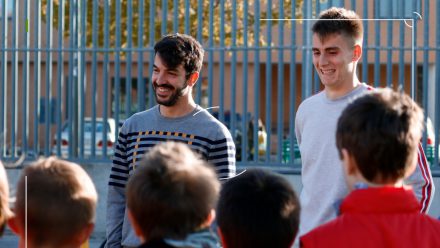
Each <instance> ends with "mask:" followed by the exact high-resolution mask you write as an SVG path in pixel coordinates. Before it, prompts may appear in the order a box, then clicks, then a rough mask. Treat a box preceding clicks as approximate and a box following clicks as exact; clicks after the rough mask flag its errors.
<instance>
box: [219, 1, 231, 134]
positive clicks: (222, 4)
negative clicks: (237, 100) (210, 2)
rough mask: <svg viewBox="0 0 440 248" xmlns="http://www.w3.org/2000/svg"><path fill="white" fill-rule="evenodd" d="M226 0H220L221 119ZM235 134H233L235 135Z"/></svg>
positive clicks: (222, 108)
mask: <svg viewBox="0 0 440 248" xmlns="http://www.w3.org/2000/svg"><path fill="white" fill-rule="evenodd" d="M224 48H225V0H220V51H219V53H220V101H219V102H220V110H219V112H220V113H219V120H220V121H223V120H224V119H225V118H224V117H225V116H224V111H225V100H224V98H225V89H224V88H225V87H224V86H225V50H224ZM234 136H235V134H234V133H233V134H232V137H234Z"/></svg>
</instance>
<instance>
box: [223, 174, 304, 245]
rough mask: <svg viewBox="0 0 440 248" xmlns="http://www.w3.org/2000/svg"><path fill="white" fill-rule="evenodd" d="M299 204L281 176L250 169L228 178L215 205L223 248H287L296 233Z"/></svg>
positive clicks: (290, 187)
mask: <svg viewBox="0 0 440 248" xmlns="http://www.w3.org/2000/svg"><path fill="white" fill-rule="evenodd" d="M299 212H300V204H299V201H298V198H297V196H296V194H295V191H294V190H293V188H292V186H291V185H290V183H289V182H288V181H287V180H286V179H284V178H283V177H282V176H280V175H277V174H274V173H271V172H268V171H265V170H261V169H250V170H247V171H245V172H244V173H243V174H241V175H239V176H237V177H234V178H232V179H229V180H228V181H227V182H226V183H225V184H224V185H223V187H222V190H221V192H220V198H219V203H218V206H217V222H218V226H219V233H220V236H221V237H222V241H223V245H224V247H225V248H239V247H254V248H258V247H280V248H283V247H285V248H289V247H290V246H291V245H292V243H293V240H294V239H295V236H296V234H297V231H298V225H299Z"/></svg>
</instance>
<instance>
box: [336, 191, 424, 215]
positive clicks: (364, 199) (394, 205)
mask: <svg viewBox="0 0 440 248" xmlns="http://www.w3.org/2000/svg"><path fill="white" fill-rule="evenodd" d="M419 210H420V204H419V202H418V201H417V199H416V197H415V195H414V192H413V190H412V189H406V188H403V187H399V188H396V187H378V188H367V189H357V190H354V191H352V192H351V193H350V194H349V195H348V196H347V197H346V198H345V199H344V201H343V202H342V205H341V214H344V213H356V212H358V213H360V212H362V213H398V212H419Z"/></svg>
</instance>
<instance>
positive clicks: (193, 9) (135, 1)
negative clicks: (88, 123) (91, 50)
mask: <svg viewBox="0 0 440 248" xmlns="http://www.w3.org/2000/svg"><path fill="white" fill-rule="evenodd" d="M48 1H51V0H42V16H43V19H44V20H46V17H47V12H48V5H47V3H48ZM72 1H73V0H64V1H62V2H63V4H64V10H65V16H64V36H66V37H68V36H69V7H70V3H71V2H72ZM77 1H79V2H80V4H83V3H84V2H85V3H86V9H87V10H86V13H85V14H86V46H87V47H92V46H93V35H97V44H96V46H97V47H102V46H103V45H104V30H105V25H104V12H105V9H106V8H105V7H106V6H107V4H108V8H107V10H108V11H109V20H110V21H109V25H108V26H109V46H110V48H114V47H116V29H117V26H118V25H120V28H121V29H120V31H121V37H120V39H121V47H126V46H127V44H128V41H129V39H131V42H132V46H133V47H138V46H139V45H140V44H138V35H139V33H138V27H139V25H140V22H139V16H140V11H139V10H140V9H141V5H142V3H143V6H144V8H143V9H144V18H143V22H142V23H143V27H144V29H143V30H144V33H143V34H142V36H143V37H142V46H148V43H149V37H150V34H149V31H150V8H151V7H152V4H151V3H152V2H154V3H155V5H154V14H155V19H154V24H153V25H154V30H155V35H154V39H155V40H157V39H159V38H160V36H161V35H162V33H161V25H162V23H161V20H162V15H163V14H165V15H166V16H167V23H166V32H173V18H174V10H175V7H177V19H178V24H179V25H178V30H177V31H178V32H180V33H184V31H185V27H184V23H185V19H187V20H189V27H190V31H189V34H191V35H193V36H195V37H197V34H198V29H197V28H198V15H199V13H198V7H199V6H198V3H199V1H198V0H189V1H188V2H189V17H187V16H186V12H185V9H186V6H185V2H186V1H185V0H177V6H174V1H171V0H169V1H167V10H166V11H163V9H162V6H163V5H162V4H163V2H162V1H163V0H157V1H152V0H131V1H130V0H121V1H120V2H119V1H115V0H86V1H83V0H77ZM105 1H108V2H107V3H106V2H105ZM314 1H316V0H314ZM118 2H119V4H120V11H121V13H120V23H117V21H116V9H117V8H116V7H117V6H116V5H117V4H118ZM201 2H202V4H203V6H202V8H201V10H202V14H201V15H202V17H203V21H202V29H201V30H202V38H203V43H207V42H208V40H209V34H210V32H209V30H210V25H209V24H210V23H209V13H210V8H211V7H212V13H213V24H212V28H213V32H212V33H213V37H212V39H213V42H214V44H219V43H220V42H221V37H220V29H221V26H220V19H221V16H220V12H221V4H224V5H223V6H224V13H225V14H224V23H225V26H224V33H225V39H224V44H225V45H226V46H231V45H234V44H232V43H233V42H232V20H233V11H232V10H233V3H234V2H236V11H237V12H236V13H237V14H236V15H237V24H236V27H237V28H236V44H235V45H237V46H240V45H243V44H244V30H245V29H244V25H245V22H244V20H245V19H244V18H247V26H248V31H247V35H248V36H247V37H248V45H253V44H254V39H255V38H256V37H254V32H253V25H254V23H255V21H256V19H255V18H256V17H255V14H254V4H255V3H259V4H260V9H261V11H260V18H267V16H268V12H267V10H266V9H267V8H266V6H267V4H268V3H267V2H268V1H267V0H263V1H254V0H249V1H232V0H213V1H212V3H210V1H201ZM246 2H247V3H248V6H249V7H248V12H247V13H244V10H245V3H246ZM294 2H295V4H296V8H297V10H300V6H301V5H302V0H299V1H294ZM52 3H53V13H52V16H53V18H52V25H53V27H55V28H57V27H58V22H59V20H58V10H59V7H60V0H52ZM130 3H131V4H130ZM210 4H211V5H210ZM278 4H279V1H272V8H271V10H272V11H271V12H272V14H271V17H272V18H278V17H280V14H281V13H280V12H279V11H283V13H284V16H283V18H300V17H301V16H302V15H301V12H300V11H296V13H294V15H292V13H291V4H292V1H289V0H283V4H284V8H282V9H281V8H280V6H279V5H278ZM94 6H95V8H96V9H97V13H98V15H97V17H96V18H95V19H96V20H95V21H96V22H97V23H96V24H95V25H96V26H97V30H93V28H92V27H93V22H94V18H93V8H94ZM128 6H130V7H131V8H130V9H131V10H132V18H131V20H129V16H128V9H127V7H128ZM271 23H272V25H276V24H277V21H272V22H271ZM128 24H131V25H130V26H128ZM266 24H267V22H265V21H262V22H261V27H264V26H265V25H266ZM130 27H131V28H132V31H133V32H132V35H131V37H128V31H127V30H128V28H130ZM94 32H95V33H94ZM262 37H263V36H261V37H258V38H259V43H260V44H262V45H264V44H265V42H264V39H263V38H262ZM153 42H154V41H153Z"/></svg>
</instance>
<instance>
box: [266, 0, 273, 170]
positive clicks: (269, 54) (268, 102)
mask: <svg viewBox="0 0 440 248" xmlns="http://www.w3.org/2000/svg"><path fill="white" fill-rule="evenodd" d="M266 13H267V18H268V19H271V18H272V0H268V1H267V9H266ZM266 35H267V46H266V127H267V132H268V136H269V137H268V139H269V140H271V139H270V137H271V136H272V51H271V47H270V44H271V43H272V21H270V20H269V21H267V34H266ZM270 153H271V142H267V148H266V162H270V160H271V159H270V155H271V154H270Z"/></svg>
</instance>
